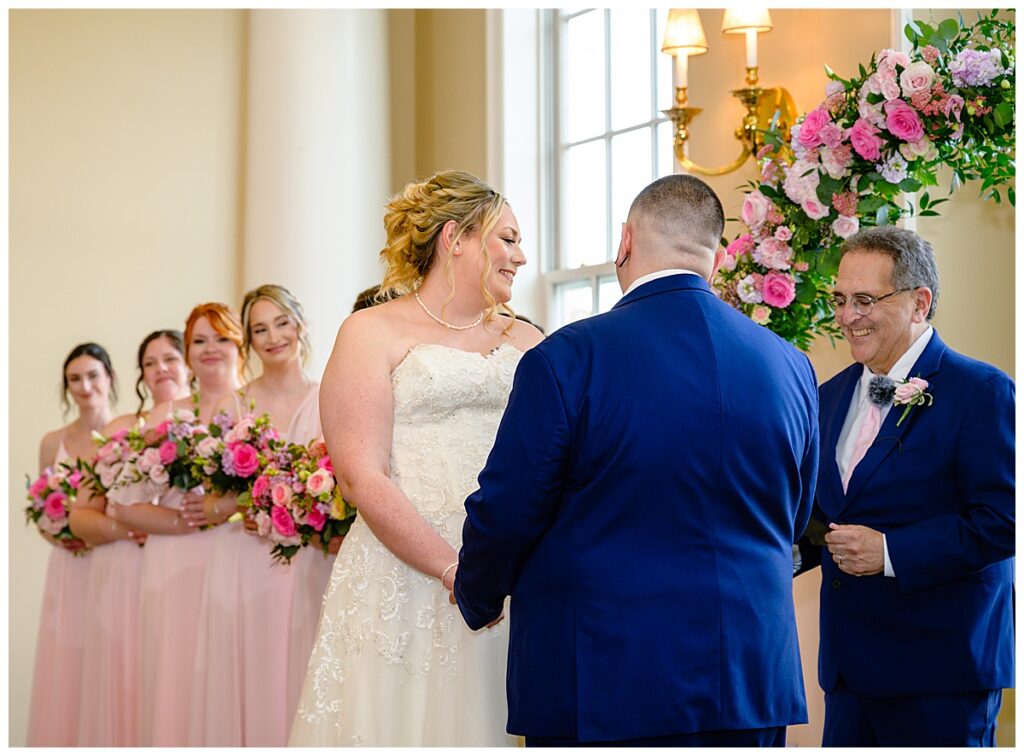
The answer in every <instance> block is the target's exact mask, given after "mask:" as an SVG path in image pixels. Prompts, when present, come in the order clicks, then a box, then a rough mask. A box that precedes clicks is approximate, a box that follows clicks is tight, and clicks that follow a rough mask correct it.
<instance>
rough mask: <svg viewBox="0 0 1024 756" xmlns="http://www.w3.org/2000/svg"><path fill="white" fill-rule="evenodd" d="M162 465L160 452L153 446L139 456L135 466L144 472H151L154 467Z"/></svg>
mask: <svg viewBox="0 0 1024 756" xmlns="http://www.w3.org/2000/svg"><path fill="white" fill-rule="evenodd" d="M159 464H160V451H159V450H158V449H155V448H153V447H152V446H151V447H149V448H148V449H146V450H145V451H143V452H142V454H140V455H139V459H138V461H137V462H136V463H135V465H136V466H137V467H138V468H139V470H140V471H142V472H149V471H150V469H151V468H152V467H153V466H154V465H159Z"/></svg>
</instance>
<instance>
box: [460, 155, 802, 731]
mask: <svg viewBox="0 0 1024 756" xmlns="http://www.w3.org/2000/svg"><path fill="white" fill-rule="evenodd" d="M723 224H724V219H723V213H722V205H721V203H720V201H719V200H718V197H717V196H715V194H714V192H713V191H712V190H711V189H710V188H709V187H708V186H707V185H706V184H705V183H703V182H702V181H700V180H699V179H696V178H694V177H692V176H683V175H673V176H668V177H665V178H662V179H659V180H657V181H655V182H654V183H652V184H651V185H649V186H648V187H647V188H646V189H644V190H643V191H642V192H641V193H640V194H639V196H637V198H636V199H635V200H634V202H633V205H632V207H631V208H630V212H629V216H628V218H627V220H626V222H625V223H624V224H623V227H622V239H621V242H620V245H619V250H618V255H617V258H616V267H617V274H618V278H619V284H620V286H621V287H622V289H623V291H624V292H625V294H624V296H623V298H622V299H621V300H620V301H619V303H618V304H617V305H616V306H615V307H614V308H613V309H612V310H611V311H610V312H608V313H605V314H603V315H598V316H596V317H593V318H589V319H587V320H583V321H579V322H577V323H573V324H571V325H568V326H566V327H564V328H562V329H560V330H559V331H557V332H556V333H554V334H553V335H551V336H550V337H548V339H547V340H546V341H544V342H542V343H541V344H540V345H538V346H537V347H535V348H534V349H532V350H530V351H529V352H527V353H526V354H525V355H524V357H523V359H522V361H521V362H520V364H519V367H518V369H517V371H516V376H515V383H514V386H513V389H512V394H511V396H510V399H509V404H508V408H507V410H506V412H505V415H504V417H503V419H502V422H501V426H500V428H499V430H498V435H497V439H496V441H495V445H494V448H493V450H492V451H491V454H490V456H489V458H488V461H487V465H486V467H485V468H484V470H483V472H482V473H481V474H480V477H479V484H480V488H479V490H478V491H476V492H475V493H474V494H472V495H471V496H470V497H469V499H468V500H467V501H466V510H467V518H466V523H465V526H464V530H463V547H462V551H461V553H460V555H459V558H460V561H459V568H458V572H457V575H456V580H455V587H454V596H455V598H456V599H457V600H458V604H459V608H460V610H461V611H462V614H463V617H464V618H465V619H466V621H467V623H468V624H469V626H470V627H472V628H481V627H484V626H485V625H487V624H488V623H490V622H492V621H493V620H495V619H496V618H497V617H499V616H500V613H501V610H502V604H503V601H504V598H505V596H507V595H511V597H512V602H511V609H510V622H511V639H510V647H509V666H508V681H507V691H508V699H509V721H508V731H509V732H510V733H515V734H521V735H525V736H526V742H527V745H556V746H557V745H577V744H580V745H582V744H594V745H622V744H625V745H737V746H742V745H783V744H784V743H785V726H786V725H788V724H792V723H799V722H806V721H807V716H806V704H805V700H804V687H803V679H802V675H801V671H800V655H799V649H798V645H797V635H796V623H795V620H794V614H793V598H792V543H793V541H794V539H795V537H796V536H798V535H800V534H801V533H802V532H803V529H804V527H805V525H806V523H807V519H808V517H809V515H810V509H811V500H812V497H813V493H814V482H815V478H816V473H817V464H818V438H817V427H818V426H817V417H816V415H817V386H816V381H815V377H814V371H813V369H812V368H811V365H810V363H809V361H808V360H807V358H806V357H805V356H804V355H802V354H800V353H799V352H797V351H796V350H795V349H794V348H793V347H791V346H790V345H788V344H786V343H785V342H784V341H782V340H781V339H779V338H778V337H776V336H775V335H774V334H772V333H770V332H769V331H768V330H766V329H765V328H762V327H761V326H758V325H756V324H754V323H753V322H752V321H750V320H749V319H747V318H746V317H744V316H743V315H741V314H740V313H738V312H737V311H735V310H734V309H732V308H731V307H729V306H728V305H726V304H724V303H723V302H722V301H720V300H719V299H718V298H717V297H716V296H715V295H714V294H713V293H712V291H711V289H710V288H709V286H708V283H707V282H708V280H709V279H710V278H711V277H712V276H713V274H714V271H715V269H716V267H717V265H718V263H719V262H720V260H721V256H722V251H721V250H720V247H719V240H720V237H721V234H722V230H723Z"/></svg>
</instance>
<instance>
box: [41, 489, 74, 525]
mask: <svg viewBox="0 0 1024 756" xmlns="http://www.w3.org/2000/svg"><path fill="white" fill-rule="evenodd" d="M67 498H68V497H67V496H65V495H64V494H63V493H62V492H60V491H54V492H53V493H51V494H50V495H49V496H47V497H46V501H44V502H43V514H45V515H46V516H47V517H49V518H50V519H51V520H59V519H61V518H62V517H63V516H64V502H66V501H67Z"/></svg>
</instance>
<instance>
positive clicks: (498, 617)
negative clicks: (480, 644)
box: [487, 611, 505, 628]
mask: <svg viewBox="0 0 1024 756" xmlns="http://www.w3.org/2000/svg"><path fill="white" fill-rule="evenodd" d="M503 619H505V612H504V611H502V613H501V614H499V615H498V616H497V618H496V619H494V620H493V621H491V622H489V623H488V624H487V627H488V628H492V627H495V626H497V625H498V624H499V623H500V622H501V621H502V620H503Z"/></svg>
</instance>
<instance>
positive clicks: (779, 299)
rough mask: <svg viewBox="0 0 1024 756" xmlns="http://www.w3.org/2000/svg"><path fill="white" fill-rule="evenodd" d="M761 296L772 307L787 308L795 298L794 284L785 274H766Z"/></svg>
mask: <svg viewBox="0 0 1024 756" xmlns="http://www.w3.org/2000/svg"><path fill="white" fill-rule="evenodd" d="M762 296H764V302H765V304H768V305H771V306H772V307H789V305H790V304H791V303H792V301H793V300H794V299H795V298H796V283H795V282H794V281H793V279H792V277H791V276H788V275H786V274H785V273H768V274H767V275H765V277H764V284H763V291H762Z"/></svg>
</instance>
